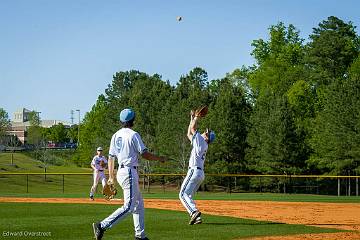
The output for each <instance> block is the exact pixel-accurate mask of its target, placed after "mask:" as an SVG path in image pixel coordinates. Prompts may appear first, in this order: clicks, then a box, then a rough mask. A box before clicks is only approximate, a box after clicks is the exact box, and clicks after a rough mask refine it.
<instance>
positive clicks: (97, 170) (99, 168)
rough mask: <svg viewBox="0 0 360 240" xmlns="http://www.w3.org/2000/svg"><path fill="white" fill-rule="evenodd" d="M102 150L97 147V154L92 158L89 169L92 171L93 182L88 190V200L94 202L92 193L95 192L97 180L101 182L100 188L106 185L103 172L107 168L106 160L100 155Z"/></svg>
mask: <svg viewBox="0 0 360 240" xmlns="http://www.w3.org/2000/svg"><path fill="white" fill-rule="evenodd" d="M102 151H103V149H102V148H101V147H98V148H97V149H96V152H97V154H96V155H95V156H94V158H93V160H92V161H91V164H90V166H91V168H92V169H93V170H94V174H93V176H94V182H93V185H92V187H91V189H90V199H91V200H93V201H94V193H95V192H96V188H97V185H98V183H99V180H101V184H102V187H103V188H104V186H105V184H106V177H105V173H104V170H105V168H106V167H107V160H106V158H105V157H104V156H103V155H102Z"/></svg>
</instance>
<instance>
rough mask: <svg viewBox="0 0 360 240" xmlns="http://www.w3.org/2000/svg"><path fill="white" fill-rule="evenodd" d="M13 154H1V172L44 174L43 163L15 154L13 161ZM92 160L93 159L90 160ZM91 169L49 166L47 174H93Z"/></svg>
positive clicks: (72, 166) (72, 165)
mask: <svg viewBox="0 0 360 240" xmlns="http://www.w3.org/2000/svg"><path fill="white" fill-rule="evenodd" d="M11 155H12V153H0V172H19V173H21V172H33V173H44V164H43V163H42V162H41V161H37V160H34V159H33V158H31V157H29V156H26V155H25V154H22V153H14V154H13V161H11V158H12V157H11ZM90 160H91V159H90ZM90 160H89V168H80V167H78V166H76V165H74V164H70V165H66V166H56V165H48V166H47V167H46V172H47V173H63V172H66V173H91V169H90Z"/></svg>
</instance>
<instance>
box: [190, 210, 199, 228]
mask: <svg viewBox="0 0 360 240" xmlns="http://www.w3.org/2000/svg"><path fill="white" fill-rule="evenodd" d="M200 215H201V212H199V211H195V212H193V214H191V218H190V222H189V225H193V224H194V223H195V221H196V219H197V218H198V217H200Z"/></svg>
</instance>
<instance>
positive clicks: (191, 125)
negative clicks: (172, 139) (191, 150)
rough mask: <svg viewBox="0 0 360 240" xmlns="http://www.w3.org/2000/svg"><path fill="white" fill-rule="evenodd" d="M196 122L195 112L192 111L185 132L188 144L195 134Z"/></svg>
mask: <svg viewBox="0 0 360 240" xmlns="http://www.w3.org/2000/svg"><path fill="white" fill-rule="evenodd" d="M197 121H198V117H196V116H195V112H194V111H193V110H191V112H190V123H189V126H188V131H187V137H188V139H189V140H190V142H191V141H192V138H193V135H194V134H195V132H196V129H197Z"/></svg>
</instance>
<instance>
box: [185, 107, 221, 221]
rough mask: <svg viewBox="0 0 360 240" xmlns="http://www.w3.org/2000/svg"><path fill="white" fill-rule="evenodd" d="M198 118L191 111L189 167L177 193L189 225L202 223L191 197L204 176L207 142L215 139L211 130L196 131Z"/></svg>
mask: <svg viewBox="0 0 360 240" xmlns="http://www.w3.org/2000/svg"><path fill="white" fill-rule="evenodd" d="M198 119H199V117H198V116H195V112H194V111H191V112H190V123H189V127H188V131H187V137H188V139H189V140H190V142H191V145H192V150H191V154H190V159H189V169H188V172H187V175H186V177H185V179H184V182H183V183H182V185H181V189H180V193H179V198H180V201H181V203H182V204H183V205H184V207H185V209H186V210H187V212H188V213H189V215H190V222H189V224H190V225H193V224H200V223H202V220H201V217H200V215H201V212H200V211H199V210H198V209H197V207H196V204H195V202H194V200H193V197H194V195H195V193H196V191H197V190H198V188H199V187H200V184H201V183H202V182H203V181H204V178H205V175H204V162H205V156H206V151H207V149H208V144H210V143H212V142H213V141H214V140H215V133H214V132H213V131H210V130H209V129H206V131H205V132H204V133H203V134H200V133H199V132H198V131H197V122H198Z"/></svg>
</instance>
